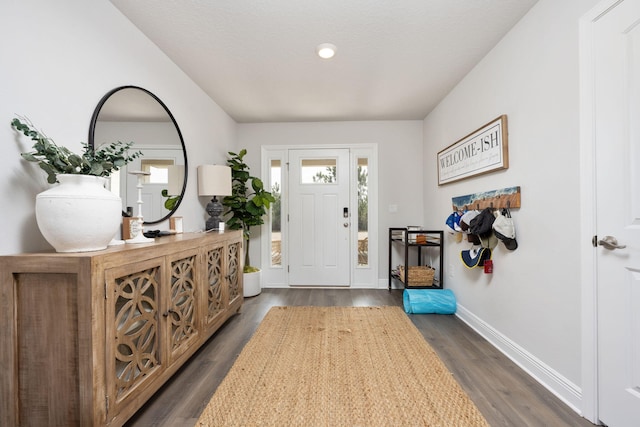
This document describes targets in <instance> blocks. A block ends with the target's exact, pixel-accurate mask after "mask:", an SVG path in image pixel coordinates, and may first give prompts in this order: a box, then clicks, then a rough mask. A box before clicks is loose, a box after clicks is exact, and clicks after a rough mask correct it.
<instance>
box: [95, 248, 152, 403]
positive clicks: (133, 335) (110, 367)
mask: <svg viewBox="0 0 640 427" xmlns="http://www.w3.org/2000/svg"><path fill="white" fill-rule="evenodd" d="M163 268H164V259H163V258H155V259H152V260H148V261H145V262H142V263H136V264H128V265H125V266H121V267H117V268H113V269H109V270H107V271H106V272H105V278H106V289H107V295H106V296H107V298H106V325H107V328H106V332H107V340H106V354H107V360H106V383H107V389H108V391H107V393H108V395H107V402H109V411H118V409H119V406H120V405H121V404H122V402H123V401H125V402H126V400H127V398H128V397H129V395H130V393H132V392H135V390H136V389H139V388H140V387H142V386H143V384H144V383H145V382H149V381H153V379H154V378H155V377H156V376H157V375H159V374H160V373H161V371H162V368H163V366H164V360H162V355H161V354H160V351H161V345H162V337H161V333H160V328H161V317H160V310H161V306H160V304H161V297H160V290H161V280H162V277H163V275H164V274H163ZM107 415H108V414H107Z"/></svg>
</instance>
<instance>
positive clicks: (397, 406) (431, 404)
mask: <svg viewBox="0 0 640 427" xmlns="http://www.w3.org/2000/svg"><path fill="white" fill-rule="evenodd" d="M196 425H197V426H207V427H208V426H278V427H280V426H331V427H333V426H366V427H370V426H385V427H386V426H443V427H444V426H446V427H452V426H460V427H472V426H488V424H487V422H486V421H485V419H484V418H483V416H482V415H481V414H480V412H479V410H478V409H477V408H476V406H475V405H474V404H473V402H471V400H470V399H469V397H468V396H467V395H466V394H465V392H464V391H462V389H461V388H460V386H459V384H458V383H457V382H456V381H455V379H454V378H453V377H452V375H451V373H450V372H449V371H448V370H447V369H446V367H445V366H444V364H443V363H442V362H441V361H440V359H439V358H438V356H437V355H436V353H435V352H434V350H433V349H432V348H431V347H430V346H429V344H428V343H427V342H426V341H425V340H424V338H423V337H422V335H421V334H420V332H419V331H418V329H417V328H416V327H415V326H414V325H413V323H411V321H410V320H409V318H408V317H407V315H406V314H405V313H404V312H403V311H402V309H401V308H400V307H274V308H272V309H271V310H270V311H269V312H268V313H267V315H266V316H265V318H264V320H263V321H262V323H261V324H260V325H259V327H258V329H257V330H256V332H255V334H254V335H253V337H252V338H251V340H250V341H249V342H248V343H247V345H246V346H245V348H244V349H243V350H242V353H241V354H240V355H239V356H238V359H237V360H236V362H235V364H234V365H233V366H232V368H231V370H230V371H229V373H228V374H227V376H226V377H225V379H224V380H223V381H222V383H221V384H220V386H219V387H218V389H217V390H216V392H215V394H214V396H213V397H212V399H211V401H210V402H209V404H208V405H207V407H206V408H205V410H204V412H203V413H202V415H201V417H200V419H199V420H198V422H197V424H196Z"/></svg>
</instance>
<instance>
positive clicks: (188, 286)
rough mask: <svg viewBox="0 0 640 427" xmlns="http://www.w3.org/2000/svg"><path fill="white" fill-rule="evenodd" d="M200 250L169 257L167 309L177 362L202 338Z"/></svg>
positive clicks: (172, 355)
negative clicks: (200, 321) (199, 275)
mask: <svg viewBox="0 0 640 427" xmlns="http://www.w3.org/2000/svg"><path fill="white" fill-rule="evenodd" d="M197 259H198V252H197V251H189V252H186V253H181V254H178V255H176V256H171V257H168V259H167V260H168V264H169V269H170V274H168V275H167V276H168V277H169V285H168V287H167V288H168V289H169V293H170V294H169V296H168V298H167V301H168V303H169V307H168V308H167V309H163V314H162V315H163V317H164V318H165V319H166V327H167V333H168V338H167V339H168V346H169V351H170V354H169V358H170V360H175V359H176V358H178V357H179V356H180V355H181V354H182V353H184V351H186V350H187V349H188V348H189V346H190V345H191V342H192V341H194V340H197V339H198V335H199V333H200V331H199V329H200V328H201V326H200V325H198V321H197V319H198V317H197V315H198V303H199V302H200V300H201V297H200V296H198V292H197V291H198V287H197V285H196V283H197V282H198V273H199V272H198V268H197V265H198V263H197Z"/></svg>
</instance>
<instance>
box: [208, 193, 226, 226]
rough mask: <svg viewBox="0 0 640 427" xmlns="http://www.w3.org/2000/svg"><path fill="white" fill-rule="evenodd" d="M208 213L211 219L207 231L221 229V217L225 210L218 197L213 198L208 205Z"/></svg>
mask: <svg viewBox="0 0 640 427" xmlns="http://www.w3.org/2000/svg"><path fill="white" fill-rule="evenodd" d="M206 210H207V213H208V214H209V219H207V223H206V230H207V231H209V230H218V229H219V228H220V215H221V214H222V211H223V210H224V207H223V206H222V203H220V201H218V198H217V197H216V196H213V199H211V201H210V202H209V203H207V208H206Z"/></svg>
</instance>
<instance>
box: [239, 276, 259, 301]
mask: <svg viewBox="0 0 640 427" xmlns="http://www.w3.org/2000/svg"><path fill="white" fill-rule="evenodd" d="M242 287H243V289H244V296H245V298H246V297H254V296H256V295H259V294H260V292H262V271H256V272H254V273H243V275H242Z"/></svg>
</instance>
